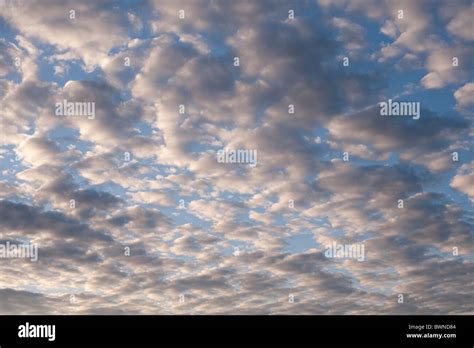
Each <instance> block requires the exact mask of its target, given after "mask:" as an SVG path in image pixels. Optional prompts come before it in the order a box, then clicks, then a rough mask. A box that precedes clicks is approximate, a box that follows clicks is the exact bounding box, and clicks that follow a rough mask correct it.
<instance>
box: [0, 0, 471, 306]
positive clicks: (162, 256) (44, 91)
mask: <svg viewBox="0 0 474 348" xmlns="http://www.w3.org/2000/svg"><path fill="white" fill-rule="evenodd" d="M472 11H473V7H472V4H471V3H470V1H462V0H456V1H450V2H449V4H448V2H446V3H445V4H443V3H442V2H439V1H429V0H426V1H425V0H423V1H422V0H420V1H402V0H400V1H358V0H341V1H326V0H319V1H284V2H282V1H266V0H265V1H250V0H238V1H223V0H222V1H221V0H215V1H212V0H196V1H184V0H183V1H179V0H178V1H172V0H169V1H168V0H156V1H146V0H143V1H136V2H131V3H127V5H123V4H121V5H117V3H116V2H113V1H101V2H97V1H92V0H91V1H82V2H80V3H78V2H77V1H60V0H48V1H23V0H17V1H12V2H11V5H9V6H4V7H1V8H0V27H1V28H2V33H3V34H2V37H0V58H1V59H0V110H1V114H0V132H1V138H0V174H1V176H0V241H1V243H0V244H3V243H6V242H7V241H9V242H10V243H17V244H25V243H26V244H35V245H37V246H38V248H39V259H38V261H37V262H31V261H30V260H28V259H21V258H0V274H1V277H0V313H1V314H468V313H469V314H473V312H474V307H473V304H474V293H473V292H472V289H473V288H474V283H473V279H474V277H473V276H474V258H473V255H474V220H473V211H474V210H473V207H472V203H473V202H474V191H473V187H474V165H473V163H474V162H473V157H472V148H473V137H472V136H473V134H474V133H473V129H472V117H473V108H472V107H473V103H472V101H473V100H474V89H473V81H472V77H473V64H472V62H473V59H472V55H473V40H474V38H473V37H472V30H469V27H470V28H472V18H473V16H472V15H470V13H472ZM389 99H390V100H393V101H395V102H400V101H403V102H415V103H419V105H421V113H420V114H421V115H420V118H419V119H418V120H416V119H413V118H412V117H405V116H381V114H380V108H379V103H380V102H387V101H388V100H389ZM63 102H69V103H71V105H74V107H75V108H76V109H74V110H75V111H74V115H65V114H62V115H58V114H57V112H55V109H56V108H55V107H56V104H57V103H63ZM87 103H90V104H87ZM83 104H84V106H85V105H94V117H88V116H91V115H87V114H84V113H82V114H81V112H79V111H78V110H79V109H78V108H82V106H83ZM81 110H82V109H81ZM84 110H86V109H84ZM219 150H225V151H228V152H232V151H235V153H236V156H237V154H240V155H242V156H243V157H242V158H241V159H243V160H242V161H240V160H238V159H237V158H238V157H235V159H234V160H229V161H228V162H229V163H220V162H219V161H218V160H217V152H218V151H219ZM238 150H241V151H242V152H238ZM245 151H256V153H257V154H258V156H257V165H256V166H251V165H249V163H248V161H247V163H245V155H248V154H249V153H246V152H245ZM229 158H231V157H229ZM229 158H228V159H229ZM333 244H335V245H341V246H343V247H344V246H352V245H361V244H363V245H364V253H365V255H364V258H363V261H361V260H357V259H356V258H351V257H348V256H347V255H343V256H342V257H335V258H334V257H332V258H331V257H327V254H326V253H325V251H326V250H327V246H330V245H333ZM400 295H402V297H401V296H400ZM401 298H403V300H400V299H401Z"/></svg>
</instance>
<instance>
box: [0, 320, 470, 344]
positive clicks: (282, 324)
mask: <svg viewBox="0 0 474 348" xmlns="http://www.w3.org/2000/svg"><path fill="white" fill-rule="evenodd" d="M44 325H54V340H53V335H52V326H44ZM473 333H474V317H473V316H325V315H323V316H105V315H104V316H0V347H1V348H9V347H26V346H34V347H48V346H51V347H93V346H101V347H103V346H109V345H111V346H112V345H113V346H131V347H145V346H150V347H151V346H153V347H165V346H166V347H169V346H178V345H181V346H183V345H184V346H188V347H195V346H199V345H206V346H209V345H212V346H219V347H225V346H231V345H235V346H241V347H247V346H251V345H256V346H259V347H262V346H276V345H278V346H286V347H299V346H308V347H316V346H318V347H321V346H338V345H341V346H349V347H353V346H368V345H372V346H379V347H385V346H387V347H389V346H394V347H395V346H413V347H419V346H426V347H434V346H436V347H437V346H442V347H474V334H473ZM19 335H20V336H39V335H41V336H44V337H19ZM409 335H410V336H409ZM416 336H418V337H416Z"/></svg>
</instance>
